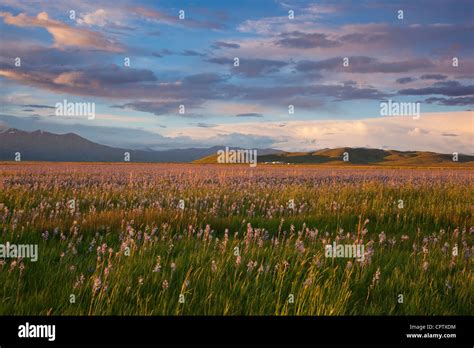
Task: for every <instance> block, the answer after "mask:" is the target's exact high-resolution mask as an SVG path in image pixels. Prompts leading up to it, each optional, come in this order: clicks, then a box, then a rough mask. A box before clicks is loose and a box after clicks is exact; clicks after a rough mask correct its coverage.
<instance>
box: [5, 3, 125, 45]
mask: <svg viewBox="0 0 474 348" xmlns="http://www.w3.org/2000/svg"><path fill="white" fill-rule="evenodd" d="M0 17H3V21H4V22H5V23H6V24H9V25H14V26H17V27H39V28H44V29H46V30H47V31H48V32H49V33H50V34H51V35H52V36H53V39H54V47H57V48H64V47H68V46H76V47H88V48H94V49H97V50H102V51H109V52H121V51H123V48H122V47H121V46H120V45H119V44H118V43H116V42H113V41H111V40H109V39H107V38H106V37H105V36H104V35H102V34H101V33H99V32H95V31H91V30H89V29H82V28H74V27H71V26H69V25H68V24H66V23H63V22H60V21H57V20H53V19H50V18H49V16H48V14H47V13H46V12H40V13H39V14H38V15H37V16H36V17H30V16H27V15H26V14H24V13H20V14H18V15H17V16H14V15H12V14H11V13H8V12H0Z"/></svg>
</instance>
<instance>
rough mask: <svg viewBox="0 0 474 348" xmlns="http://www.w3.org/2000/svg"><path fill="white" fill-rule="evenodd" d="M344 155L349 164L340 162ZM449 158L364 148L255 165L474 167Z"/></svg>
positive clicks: (261, 159) (264, 158) (462, 158)
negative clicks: (346, 155)
mask: <svg viewBox="0 0 474 348" xmlns="http://www.w3.org/2000/svg"><path fill="white" fill-rule="evenodd" d="M345 153H347V154H348V155H349V156H348V157H349V161H347V162H346V161H344V160H343V158H344V154H345ZM452 158H453V156H452V154H439V153H434V152H425V151H396V150H380V149H367V148H349V147H344V148H336V149H322V150H318V151H314V152H282V153H278V154H269V155H259V156H258V163H259V164H320V165H382V166H474V156H468V155H462V154H459V155H458V162H454V161H453V160H452ZM193 163H201V164H215V163H217V154H213V155H210V156H206V157H204V158H201V159H199V160H196V161H194V162H193Z"/></svg>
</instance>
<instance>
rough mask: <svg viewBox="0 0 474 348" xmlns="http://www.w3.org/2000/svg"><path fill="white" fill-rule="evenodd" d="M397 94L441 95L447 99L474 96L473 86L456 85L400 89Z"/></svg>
mask: <svg viewBox="0 0 474 348" xmlns="http://www.w3.org/2000/svg"><path fill="white" fill-rule="evenodd" d="M398 93H399V94H402V95H429V94H441V95H445V96H448V97H460V96H467V95H472V94H474V85H470V86H461V85H460V84H458V83H453V84H445V85H438V86H433V87H425V88H408V89H402V90H399V91H398Z"/></svg>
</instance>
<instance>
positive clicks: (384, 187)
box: [0, 164, 474, 315]
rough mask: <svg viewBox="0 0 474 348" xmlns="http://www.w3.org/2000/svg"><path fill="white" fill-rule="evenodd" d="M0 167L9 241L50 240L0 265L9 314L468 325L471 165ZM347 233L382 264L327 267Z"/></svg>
mask: <svg viewBox="0 0 474 348" xmlns="http://www.w3.org/2000/svg"><path fill="white" fill-rule="evenodd" d="M0 169H1V172H0V173H1V174H0V178H1V180H0V187H1V188H2V189H1V190H0V242H1V243H5V242H6V241H9V242H10V243H17V244H21V243H26V244H34V243H37V244H38V245H39V259H38V261H37V262H31V261H30V260H27V259H25V260H17V259H0V263H1V265H0V314H2V315H6V314H16V315H21V314H24V315H27V314H32V315H49V314H51V315H127V314H130V315H344V314H345V315H361V314H365V315H380V314H393V315H462V314H466V315H471V314H472V308H473V298H474V297H473V295H474V290H473V289H474V287H473V275H472V239H473V232H474V225H473V221H472V207H473V204H474V199H473V198H474V190H473V189H474V187H473V186H474V184H473V181H472V173H471V172H469V171H467V170H466V171H463V170H452V171H449V170H447V169H446V170H438V171H429V170H425V171H421V170H402V169H398V170H395V169H392V170H389V169H364V170H358V169H337V170H335V169H332V168H331V169H324V170H315V169H309V168H307V167H291V168H286V167H285V168H270V167H265V166H262V167H260V166H259V167H258V168H255V169H252V168H249V167H244V166H237V167H234V166H197V165H170V166H168V165H128V166H124V165H122V166H116V165H113V164H95V165H85V164H83V165H78V164H67V165H61V164H55V165H51V164H48V165H46V164H45V165H41V166H39V165H37V164H35V165H23V166H14V165H11V166H9V165H4V166H2V167H1V168H0ZM70 199H75V202H76V209H75V210H74V211H72V210H70V209H68V207H67V206H66V202H67V201H68V200H70ZM180 199H182V200H184V202H185V208H184V210H181V209H179V208H178V207H177V206H178V202H179V200H180ZM290 200H294V203H295V207H294V209H291V208H290V207H289V206H288V204H289V201H290ZM400 200H402V201H403V207H402V208H400V207H399V201H400ZM2 204H3V207H2ZM45 231H48V238H47V239H46V238H45V237H44V235H43V236H42V234H43V233H44V232H45ZM382 232H384V234H385V236H386V238H385V240H383V236H382V242H380V238H381V236H379V235H380V234H381V233H382ZM402 236H403V238H402ZM336 238H337V239H338V243H340V244H346V243H347V244H353V243H356V242H357V241H358V242H360V243H362V244H363V245H364V247H365V250H366V251H367V250H368V249H369V248H373V254H372V256H371V257H370V258H369V257H367V258H366V260H365V261H364V262H358V261H356V260H354V259H345V258H334V259H333V258H326V257H325V255H324V246H325V245H326V244H330V243H332V241H333V240H335V239H336ZM456 245H457V248H458V254H457V255H456V256H453V255H452V250H453V247H454V246H456ZM102 247H103V250H104V253H102V251H98V248H102ZM158 259H159V266H160V267H159V270H158V269H157V268H156V266H157V262H158V261H157V260H158ZM349 261H350V263H349V264H348V262H349ZM20 265H21V267H20ZM351 265H352V266H351ZM154 270H155V271H154ZM377 271H379V277H378V279H377V277H376V276H375V275H376V274H377ZM81 278H82V281H81ZM99 281H100V283H99ZM94 284H95V285H96V288H95V289H94ZM99 285H100V286H99ZM400 294H402V295H403V303H399V302H398V299H399V295H400ZM71 295H74V296H75V303H70V296H71ZM183 299H184V301H183ZM291 299H294V301H291ZM180 300H181V301H180Z"/></svg>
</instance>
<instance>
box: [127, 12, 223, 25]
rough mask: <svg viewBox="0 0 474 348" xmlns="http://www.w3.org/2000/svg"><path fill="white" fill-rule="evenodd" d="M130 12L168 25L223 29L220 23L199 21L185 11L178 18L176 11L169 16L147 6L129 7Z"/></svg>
mask: <svg viewBox="0 0 474 348" xmlns="http://www.w3.org/2000/svg"><path fill="white" fill-rule="evenodd" d="M129 11H130V12H131V13H134V14H137V15H140V16H143V17H145V18H149V19H152V20H156V21H158V22H162V23H165V24H168V25H182V26H184V27H188V28H200V29H223V28H224V25H223V24H222V23H217V22H210V21H199V20H196V19H193V18H190V17H189V14H187V13H186V11H185V18H184V19H179V17H178V13H176V15H175V16H170V15H168V14H166V13H164V12H163V11H159V10H154V9H151V8H147V7H131V8H129Z"/></svg>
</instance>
